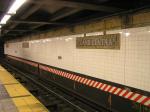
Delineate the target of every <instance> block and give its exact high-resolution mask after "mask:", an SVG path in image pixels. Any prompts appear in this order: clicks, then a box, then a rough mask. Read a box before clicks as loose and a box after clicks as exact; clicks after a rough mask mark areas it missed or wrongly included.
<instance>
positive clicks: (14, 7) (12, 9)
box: [7, 0, 27, 14]
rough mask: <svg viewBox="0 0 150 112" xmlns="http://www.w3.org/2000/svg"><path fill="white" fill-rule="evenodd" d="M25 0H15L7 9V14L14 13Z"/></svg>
mask: <svg viewBox="0 0 150 112" xmlns="http://www.w3.org/2000/svg"><path fill="white" fill-rule="evenodd" d="M26 1H27V0H15V1H14V3H13V4H12V6H11V7H10V9H9V10H8V12H7V13H8V14H16V11H17V10H18V9H19V8H20V7H21V6H22V5H23V4H24V3H25V2H26Z"/></svg>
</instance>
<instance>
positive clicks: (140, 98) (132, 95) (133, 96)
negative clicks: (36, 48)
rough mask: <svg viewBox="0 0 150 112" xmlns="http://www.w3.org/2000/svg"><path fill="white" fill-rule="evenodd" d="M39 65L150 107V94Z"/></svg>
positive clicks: (57, 73) (31, 63)
mask: <svg viewBox="0 0 150 112" xmlns="http://www.w3.org/2000/svg"><path fill="white" fill-rule="evenodd" d="M8 57H9V58H12V59H15V60H18V61H21V62H24V63H27V64H30V65H32V66H35V67H38V64H37V63H33V62H30V61H26V60H23V59H19V58H16V57H12V56H8ZM39 67H40V69H42V70H45V71H48V72H51V73H54V74H56V75H59V76H62V77H65V78H68V79H70V80H73V81H76V82H79V83H81V84H84V85H87V86H90V87H93V88H96V89H99V90H101V91H105V92H109V93H111V94H114V95H117V96H119V97H123V98H125V99H129V100H131V101H134V102H137V103H140V104H142V105H145V106H147V107H150V97H148V96H144V95H141V94H138V93H136V92H131V91H128V90H126V89H122V88H118V87H115V86H112V85H108V84H104V83H101V82H99V81H95V80H92V79H88V78H84V77H81V76H78V75H76V74H71V73H68V72H64V71H61V70H57V69H54V68H51V67H48V66H44V65H39Z"/></svg>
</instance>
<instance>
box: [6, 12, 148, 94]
mask: <svg viewBox="0 0 150 112" xmlns="http://www.w3.org/2000/svg"><path fill="white" fill-rule="evenodd" d="M149 25H150V12H149V11H147V10H144V11H140V12H135V13H131V14H128V15H122V16H113V17H110V18H105V19H102V20H95V21H92V22H87V23H82V24H78V25H74V26H71V27H65V28H61V29H55V30H53V31H49V32H45V33H41V34H36V35H30V36H28V37H26V38H21V39H16V40H12V41H7V42H6V43H5V54H8V55H12V56H16V57H21V58H24V59H28V60H32V61H36V62H40V63H44V64H48V65H51V66H54V67H58V68H62V69H66V70H70V71H73V72H77V73H81V74H85V75H88V76H92V77H96V78H99V79H104V80H106V81H111V82H115V83H119V84H123V85H127V86H130V87H134V88H138V89H141V90H145V91H148V92H150V84H149V79H150V75H149V74H150V69H149V68H150V26H149ZM115 33H120V35H121V43H120V49H119V50H115V49H77V48H76V38H77V37H84V36H93V35H103V34H115ZM24 42H29V47H28V46H27V47H25V48H24V47H23V46H22V44H23V43H24Z"/></svg>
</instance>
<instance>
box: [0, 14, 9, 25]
mask: <svg viewBox="0 0 150 112" xmlns="http://www.w3.org/2000/svg"><path fill="white" fill-rule="evenodd" d="M10 17H11V15H5V16H4V17H3V18H2V20H1V22H0V23H1V24H6V23H7V21H8V20H9V18H10Z"/></svg>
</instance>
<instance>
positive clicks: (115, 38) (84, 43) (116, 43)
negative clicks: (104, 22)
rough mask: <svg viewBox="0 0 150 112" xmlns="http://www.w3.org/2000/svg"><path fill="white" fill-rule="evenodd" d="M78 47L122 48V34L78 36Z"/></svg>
mask: <svg viewBox="0 0 150 112" xmlns="http://www.w3.org/2000/svg"><path fill="white" fill-rule="evenodd" d="M76 48H78V49H120V34H107V35H99V36H87V37H78V38H77V39H76Z"/></svg>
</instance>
